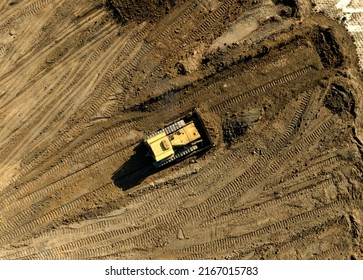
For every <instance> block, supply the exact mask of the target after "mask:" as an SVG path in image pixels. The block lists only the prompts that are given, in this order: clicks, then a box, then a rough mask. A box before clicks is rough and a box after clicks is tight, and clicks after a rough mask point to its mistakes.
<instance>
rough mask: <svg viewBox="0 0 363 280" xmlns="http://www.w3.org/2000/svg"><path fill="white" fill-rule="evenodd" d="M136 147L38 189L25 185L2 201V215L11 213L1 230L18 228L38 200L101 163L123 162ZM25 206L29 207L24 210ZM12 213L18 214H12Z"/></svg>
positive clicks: (32, 213)
mask: <svg viewBox="0 0 363 280" xmlns="http://www.w3.org/2000/svg"><path fill="white" fill-rule="evenodd" d="M134 148H135V146H134V145H133V146H130V147H128V148H125V147H123V148H121V149H120V150H117V151H115V152H113V153H111V154H109V155H106V156H105V157H103V158H102V159H100V160H98V161H97V162H95V163H92V164H89V165H88V166H86V167H84V168H83V169H80V170H77V171H76V172H74V173H72V174H70V175H68V176H66V177H64V178H62V179H60V180H57V181H55V182H52V183H50V184H48V185H45V186H41V188H39V189H37V190H34V187H38V186H37V184H36V182H35V183H33V184H28V185H25V186H23V188H22V189H19V190H21V191H19V192H17V193H15V194H14V193H12V194H11V195H10V196H9V197H8V198H5V199H4V200H3V201H1V206H2V209H3V212H2V215H6V214H7V213H9V214H10V215H9V216H8V218H7V223H6V224H1V225H0V231H4V230H6V229H13V230H14V229H16V230H18V229H19V226H20V225H22V222H23V221H26V219H30V218H31V217H33V216H34V215H35V214H36V213H37V212H38V211H39V209H38V208H39V206H38V205H37V204H36V202H39V201H41V200H42V199H44V198H45V197H48V196H50V195H51V194H52V193H55V192H57V191H60V190H61V189H62V188H63V187H65V186H69V187H71V186H72V184H73V181H74V180H75V181H77V180H78V181H79V180H82V178H83V177H84V176H86V175H87V174H88V173H92V172H91V170H89V169H90V168H92V169H95V170H97V169H98V166H99V165H103V164H105V162H106V161H114V160H115V158H117V159H118V160H117V161H119V162H121V159H123V158H124V157H125V155H127V154H130V153H132V150H133V149H134ZM90 192H92V190H90ZM25 194H26V195H25ZM25 207H27V208H26V209H25V210H22V209H24V208H25ZM16 210H20V212H17V211H16ZM11 213H16V214H15V215H14V216H11ZM54 213H56V211H53V216H54V215H55V214H54ZM58 213H59V217H62V215H64V212H62V211H58ZM1 240H2V239H1V238H0V242H1Z"/></svg>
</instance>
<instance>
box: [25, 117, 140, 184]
mask: <svg viewBox="0 0 363 280" xmlns="http://www.w3.org/2000/svg"><path fill="white" fill-rule="evenodd" d="M139 121H140V119H137V120H134V121H129V122H126V123H124V124H123V125H119V126H116V127H113V128H112V129H110V130H108V131H106V132H102V133H99V134H96V136H95V137H92V138H90V139H89V140H88V141H85V142H83V143H81V144H80V145H79V146H78V147H77V148H75V149H74V152H73V153H68V154H67V155H65V156H63V157H60V158H59V160H58V161H56V162H55V163H54V165H52V166H51V167H50V168H47V169H44V170H43V172H42V173H41V174H39V175H38V176H37V178H36V180H34V181H35V182H38V183H32V180H31V181H28V182H27V183H26V184H28V183H30V184H33V186H34V185H35V184H39V182H40V181H41V180H42V179H43V180H44V179H46V178H47V177H50V176H51V175H54V174H55V172H57V171H60V170H63V171H64V170H68V169H69V168H70V167H72V166H73V165H74V164H75V163H76V162H84V161H85V160H86V159H87V160H88V161H89V160H90V159H92V156H94V155H95V153H96V152H97V151H98V150H99V149H101V147H104V146H107V145H108V144H110V143H113V141H115V139H118V138H120V137H122V136H125V135H126V134H127V133H128V132H129V131H130V129H132V128H134V127H135V126H136V125H137V123H138V122H139ZM120 144H121V147H123V144H122V143H120ZM112 148H113V149H115V148H116V147H115V146H113V147H112ZM61 173H64V172H61ZM61 173H60V174H61ZM63 175H64V174H63ZM63 175H62V176H63ZM53 178H54V177H53ZM26 184H25V185H26Z"/></svg>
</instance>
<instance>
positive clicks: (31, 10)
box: [0, 0, 54, 30]
mask: <svg viewBox="0 0 363 280" xmlns="http://www.w3.org/2000/svg"><path fill="white" fill-rule="evenodd" d="M52 2H54V1H52V0H37V1H32V3H30V4H29V5H27V6H26V7H24V8H23V9H21V10H20V11H19V12H15V13H13V14H12V15H11V14H10V15H9V14H6V18H8V19H7V20H6V21H5V22H3V23H1V24H0V30H4V29H5V27H7V26H8V25H9V24H11V23H15V22H16V23H19V22H20V21H21V20H23V19H25V18H28V17H32V16H34V15H35V14H36V13H38V12H39V11H40V10H41V9H42V8H43V7H45V6H46V5H49V4H50V3H52ZM0 22H1V18H0Z"/></svg>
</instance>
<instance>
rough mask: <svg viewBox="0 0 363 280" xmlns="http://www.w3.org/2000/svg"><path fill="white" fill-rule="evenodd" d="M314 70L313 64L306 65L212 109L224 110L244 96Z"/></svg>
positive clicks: (261, 91)
mask: <svg viewBox="0 0 363 280" xmlns="http://www.w3.org/2000/svg"><path fill="white" fill-rule="evenodd" d="M312 70H314V68H313V66H310V65H309V66H307V67H304V68H302V69H300V70H297V71H295V72H292V73H290V74H287V75H286V76H283V77H281V78H278V79H276V80H273V81H271V82H269V83H266V84H264V85H262V86H260V87H257V88H255V89H253V90H250V91H247V92H245V93H243V94H241V95H238V96H235V97H233V98H231V99H228V100H226V101H224V102H222V103H219V104H217V105H215V106H213V107H212V111H213V112H214V113H219V112H221V111H224V110H226V109H227V108H229V107H230V106H233V105H236V104H238V103H240V102H241V101H243V99H244V98H247V97H251V96H253V95H255V94H261V93H263V92H265V91H267V90H268V89H270V88H272V87H274V86H277V85H283V84H286V83H288V82H291V81H293V80H295V79H297V78H298V77H300V76H302V75H304V74H306V73H308V72H310V71H312Z"/></svg>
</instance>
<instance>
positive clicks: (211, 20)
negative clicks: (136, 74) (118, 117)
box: [113, 0, 237, 110]
mask: <svg viewBox="0 0 363 280" xmlns="http://www.w3.org/2000/svg"><path fill="white" fill-rule="evenodd" d="M198 2H200V1H197V3H195V4H194V5H192V6H191V7H190V9H187V10H186V13H183V15H182V17H183V18H180V19H179V20H177V21H178V22H177V24H180V23H183V24H184V22H185V21H184V20H182V19H184V16H190V13H191V12H194V13H195V12H196V11H193V7H194V9H195V8H196V7H197V6H198V4H199V3H198ZM236 2H237V1H236V0H228V1H224V2H223V3H222V5H221V6H219V7H218V8H217V9H216V10H215V11H213V12H212V13H210V14H207V15H206V16H205V17H204V18H203V20H202V23H201V25H199V26H198V27H197V28H196V29H195V30H194V31H191V32H190V34H189V35H188V37H187V38H185V39H181V41H182V42H183V43H184V44H190V43H191V42H194V41H195V40H198V39H199V38H200V37H201V36H202V35H203V33H206V31H208V29H210V28H211V27H212V25H215V24H216V23H218V22H219V19H220V17H221V16H222V15H223V14H224V13H225V12H226V11H227V10H228V8H229V7H230V6H231V5H233V4H234V3H236ZM195 10H196V9H195ZM196 22H197V21H196ZM177 24H175V25H174V26H173V29H174V28H175V26H177ZM173 29H170V31H171V30H173ZM170 31H168V32H170ZM161 35H162V36H159V37H157V39H158V40H161V39H163V37H165V35H163V33H161ZM169 40H172V39H169ZM182 45H183V44H180V43H178V44H177V45H176V46H175V51H174V52H173V53H175V52H176V51H177V50H180V49H182V48H183V47H182ZM168 57H169V56H168ZM167 59H168V58H166V59H163V60H161V61H160V62H159V63H158V65H157V66H156V67H154V68H153V69H152V72H153V76H159V75H160V74H161V73H163V66H164V64H165V62H166V60H167ZM145 82H146V83H147V82H148V81H147V80H146V81H144V82H142V85H143V86H145ZM136 95H137V96H138V95H139V93H136ZM120 105H121V103H120V102H119V104H116V105H115V108H117V107H119V106H120ZM115 108H114V109H113V110H115Z"/></svg>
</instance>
